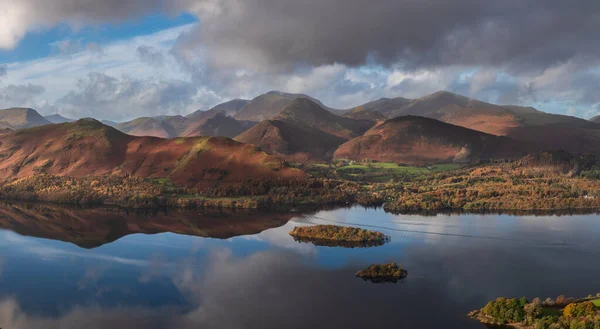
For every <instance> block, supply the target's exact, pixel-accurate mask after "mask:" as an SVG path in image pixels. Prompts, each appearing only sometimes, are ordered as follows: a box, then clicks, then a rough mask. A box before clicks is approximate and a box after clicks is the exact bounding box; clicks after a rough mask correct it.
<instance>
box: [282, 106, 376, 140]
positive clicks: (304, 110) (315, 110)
mask: <svg viewBox="0 0 600 329" xmlns="http://www.w3.org/2000/svg"><path fill="white" fill-rule="evenodd" d="M274 120H285V121H288V122H297V123H301V124H305V125H309V126H312V127H315V128H318V129H319V130H321V131H324V132H326V133H328V134H331V135H334V136H337V137H341V138H346V139H350V138H354V137H357V136H360V135H362V134H363V133H364V132H365V131H367V130H368V129H369V128H371V127H373V125H375V121H371V120H355V119H350V118H346V117H341V116H338V115H335V114H333V113H331V112H329V111H328V110H327V109H325V108H324V107H323V106H322V105H321V104H319V103H317V102H315V101H313V100H311V99H308V98H297V99H296V100H294V101H293V102H292V103H291V104H290V105H288V106H286V107H285V108H284V109H283V110H282V111H281V112H279V114H277V115H276V116H275V117H274Z"/></svg>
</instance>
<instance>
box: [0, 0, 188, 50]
mask: <svg viewBox="0 0 600 329" xmlns="http://www.w3.org/2000/svg"><path fill="white" fill-rule="evenodd" d="M178 2H179V1H167V0H106V1H94V0H82V1H73V0H20V1H12V0H0V8H2V11H0V49H12V48H14V47H15V46H16V45H17V43H18V42H19V41H20V40H21V39H22V38H23V37H24V36H25V34H26V33H27V32H29V31H32V30H36V29H40V28H42V27H52V26H55V25H58V24H61V23H68V24H70V25H71V26H72V27H75V28H77V27H79V26H82V25H84V24H103V23H107V22H120V21H125V20H127V19H130V18H135V17H140V16H143V15H146V14H151V13H156V12H164V13H177V12H179V11H180V10H179V9H178V7H179V6H178Z"/></svg>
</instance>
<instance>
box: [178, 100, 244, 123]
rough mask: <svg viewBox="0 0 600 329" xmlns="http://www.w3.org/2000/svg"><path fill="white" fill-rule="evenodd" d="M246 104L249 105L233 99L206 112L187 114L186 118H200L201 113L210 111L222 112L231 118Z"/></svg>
mask: <svg viewBox="0 0 600 329" xmlns="http://www.w3.org/2000/svg"><path fill="white" fill-rule="evenodd" d="M248 103H250V101H249V100H247V99H234V100H230V101H228V102H225V103H221V104H219V105H217V106H215V107H213V108H212V109H210V110H208V111H202V110H198V111H196V112H194V113H191V114H188V115H187V118H189V119H194V118H195V116H196V115H200V116H202V113H204V112H211V111H215V112H220V111H222V112H225V114H227V115H230V116H233V115H235V114H236V113H237V112H239V110H241V109H242V108H243V107H244V106H246V105H247V104H248Z"/></svg>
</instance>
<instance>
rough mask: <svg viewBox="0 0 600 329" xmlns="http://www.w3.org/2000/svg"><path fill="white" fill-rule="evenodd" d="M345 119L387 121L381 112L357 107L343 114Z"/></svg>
mask: <svg viewBox="0 0 600 329" xmlns="http://www.w3.org/2000/svg"><path fill="white" fill-rule="evenodd" d="M342 116H343V117H346V118H350V119H355V120H372V121H385V120H387V117H386V116H385V115H383V114H381V113H380V112H377V111H375V110H372V109H368V108H364V107H357V108H354V109H352V110H349V111H346V112H344V113H343V114H342Z"/></svg>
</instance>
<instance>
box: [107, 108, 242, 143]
mask: <svg viewBox="0 0 600 329" xmlns="http://www.w3.org/2000/svg"><path fill="white" fill-rule="evenodd" d="M115 128H117V129H119V130H120V131H122V132H124V133H126V134H129V135H133V136H152V137H160V138H175V137H195V136H224V137H234V136H237V135H239V134H240V133H241V132H243V131H244V130H246V129H247V125H244V124H242V123H241V122H239V121H237V120H235V119H234V118H232V117H230V116H228V115H227V114H226V113H225V112H224V111H221V110H208V111H196V112H194V113H192V114H190V115H188V116H186V117H183V116H181V115H175V116H160V117H146V118H138V119H135V120H132V121H129V122H123V123H119V124H117V125H116V126H115Z"/></svg>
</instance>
